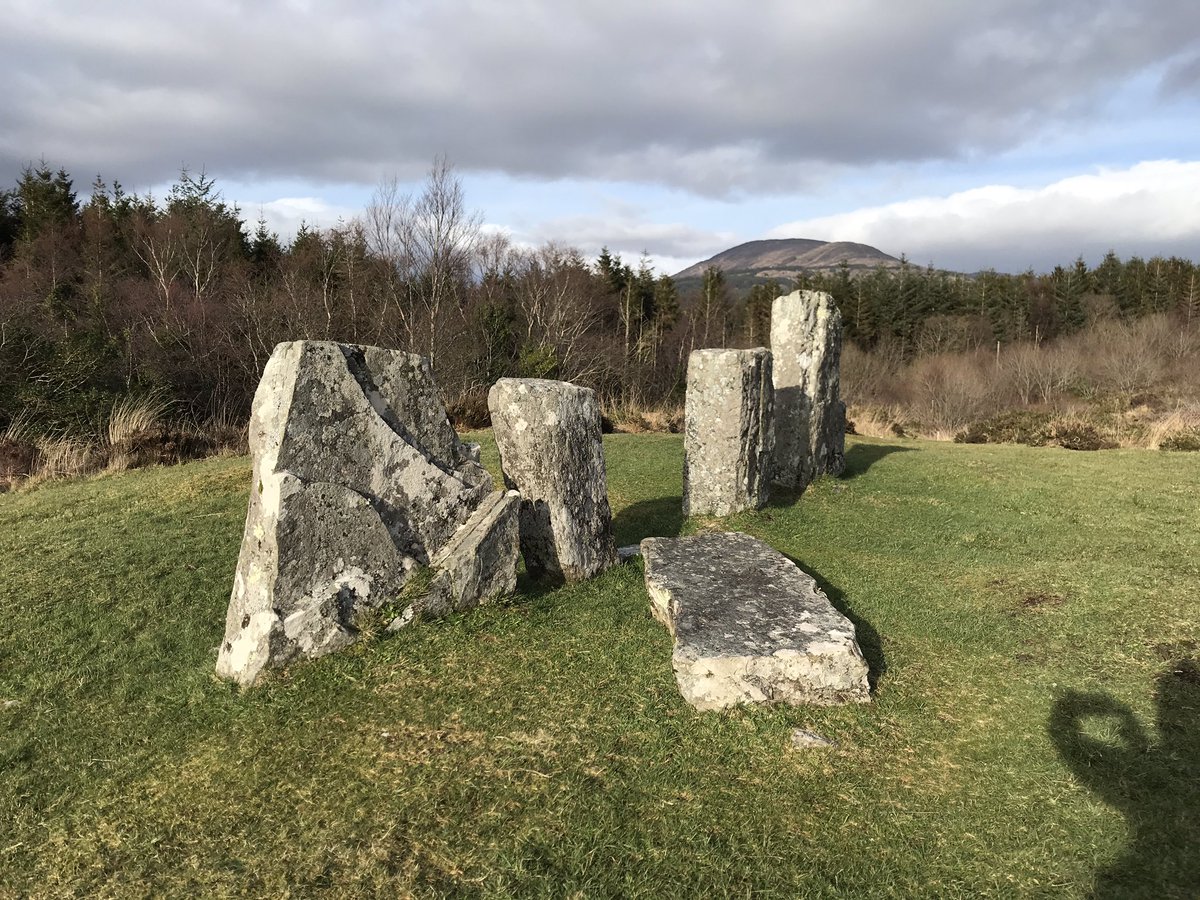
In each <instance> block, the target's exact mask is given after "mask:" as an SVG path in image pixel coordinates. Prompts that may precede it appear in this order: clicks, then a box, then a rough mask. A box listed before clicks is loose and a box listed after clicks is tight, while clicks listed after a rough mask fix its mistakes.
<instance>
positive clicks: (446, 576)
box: [388, 491, 521, 631]
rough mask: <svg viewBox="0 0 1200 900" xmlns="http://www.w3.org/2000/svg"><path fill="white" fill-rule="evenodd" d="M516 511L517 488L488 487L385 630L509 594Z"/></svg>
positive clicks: (514, 569) (514, 576) (514, 571)
mask: <svg viewBox="0 0 1200 900" xmlns="http://www.w3.org/2000/svg"><path fill="white" fill-rule="evenodd" d="M520 509H521V495H520V494H519V493H517V492H516V491H493V492H492V493H491V494H490V495H489V496H488V497H487V498H486V499H484V501H483V503H481V504H480V506H479V508H478V509H476V510H475V512H474V513H473V514H472V515H471V518H470V519H468V520H467V522H466V523H465V524H464V525H462V526H461V527H460V528H459V529H458V531H456V532H455V533H454V536H453V537H452V538H451V539H450V542H449V543H448V544H446V546H445V547H443V548H442V549H441V550H439V551H438V553H437V554H436V555H435V556H434V558H433V559H431V560H430V561H429V571H430V573H431V574H430V578H429V581H428V585H427V587H425V588H423V589H417V590H413V591H412V592H411V593H413V594H414V595H417V596H415V597H414V599H413V602H412V603H410V604H409V605H408V606H407V607H405V609H404V611H403V612H401V613H400V615H398V616H397V617H396V618H395V619H393V620H392V622H391V624H390V625H389V626H388V631H397V630H399V629H400V628H402V627H404V626H405V625H407V624H408V623H409V622H412V621H413V620H414V619H416V618H418V617H436V616H444V615H448V614H450V613H455V612H466V611H467V610H469V609H474V608H475V607H476V606H479V605H480V604H481V603H489V602H491V601H493V600H496V599H497V598H499V597H502V596H504V595H505V594H510V593H512V592H513V590H515V589H516V586H517V556H518V554H519V552H520V530H519V527H518V513H519V511H520ZM415 583H416V582H410V584H415ZM406 590H408V588H407V587H406Z"/></svg>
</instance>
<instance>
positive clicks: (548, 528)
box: [488, 378, 617, 581]
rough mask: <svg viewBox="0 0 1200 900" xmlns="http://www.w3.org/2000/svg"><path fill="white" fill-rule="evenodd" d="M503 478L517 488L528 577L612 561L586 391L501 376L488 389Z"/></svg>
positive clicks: (596, 421) (573, 575) (582, 570)
mask: <svg viewBox="0 0 1200 900" xmlns="http://www.w3.org/2000/svg"><path fill="white" fill-rule="evenodd" d="M488 410H489V411H490V412H491V416H492V431H493V433H494V434H495V437H496V446H497V447H498V448H499V450H500V465H501V468H502V469H503V470H504V482H505V484H506V485H507V486H508V487H510V488H516V489H517V490H518V491H520V492H521V514H520V522H521V553H522V555H523V556H524V557H525V567H526V569H528V570H529V572H530V573H531V574H534V575H548V576H550V577H552V578H562V579H564V580H566V581H582V580H584V579H586V578H591V577H592V576H593V575H597V574H599V573H600V572H602V571H604V570H605V569H607V568H608V567H609V566H612V565H613V564H614V563H615V562H616V559H617V551H616V546H615V545H614V544H613V537H612V513H611V511H610V509H609V505H608V477H607V475H606V473H605V469H604V447H603V444H602V443H601V438H600V406H599V404H598V403H597V402H596V394H595V392H594V391H592V390H590V389H589V388H582V387H578V386H576V385H574V384H570V383H568V382H565V381H549V380H546V379H542V378H502V379H500V380H499V381H497V382H496V383H495V384H494V385H493V386H492V389H491V390H490V391H489V392H488Z"/></svg>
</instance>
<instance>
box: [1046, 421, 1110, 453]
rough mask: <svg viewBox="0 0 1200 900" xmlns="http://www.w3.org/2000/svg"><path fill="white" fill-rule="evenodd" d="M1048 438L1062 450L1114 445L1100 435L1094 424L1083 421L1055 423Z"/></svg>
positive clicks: (1105, 447) (1095, 448)
mask: <svg viewBox="0 0 1200 900" xmlns="http://www.w3.org/2000/svg"><path fill="white" fill-rule="evenodd" d="M1050 440H1051V441H1052V442H1053V443H1055V444H1058V446H1060V447H1062V448H1063V449H1064V450H1109V449H1112V448H1113V447H1115V446H1116V444H1114V443H1113V442H1111V441H1106V440H1105V439H1104V438H1102V437H1101V436H1100V432H1099V431H1097V430H1096V427H1095V426H1094V425H1089V424H1087V423H1085V422H1060V423H1056V424H1055V425H1054V427H1053V428H1052V429H1051V431H1050Z"/></svg>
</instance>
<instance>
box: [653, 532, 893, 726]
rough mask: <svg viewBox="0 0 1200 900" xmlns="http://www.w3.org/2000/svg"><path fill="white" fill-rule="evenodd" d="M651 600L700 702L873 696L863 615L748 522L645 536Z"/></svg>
mask: <svg viewBox="0 0 1200 900" xmlns="http://www.w3.org/2000/svg"><path fill="white" fill-rule="evenodd" d="M642 557H643V559H644V561H645V567H646V589H647V591H648V593H649V595H650V609H651V612H652V613H653V614H654V616H655V618H657V619H658V620H659V621H660V622H662V623H663V624H664V625H666V626H667V628H668V629H670V631H671V633H672V634H673V635H674V636H675V650H674V653H673V655H672V659H671V664H672V668H673V669H674V671H675V681H676V683H677V684H678V685H679V692H680V693H681V694H682V695H683V698H684V699H685V700H686V701H687V702H688V703H690V704H691V705H692V706H694V707H695V708H696V709H702V710H703V709H723V708H725V707H729V706H734V705H736V704H739V703H749V704H775V703H778V704H788V705H793V706H795V705H801V704H809V703H811V704H818V705H832V704H837V703H864V702H867V701H869V700H870V688H869V685H868V682H867V663H866V660H865V659H863V655H862V651H861V650H860V649H859V646H858V642H857V640H856V639H855V635H854V624H853V623H852V622H851V621H850V620H849V619H847V618H846V617H845V616H843V615H842V614H841V613H839V612H838V611H837V610H836V609H834V608H833V605H832V604H831V603H830V602H829V600H828V598H827V597H826V596H825V595H824V594H823V593H822V592H821V590H820V589H819V588H818V587H817V584H816V581H815V580H814V579H813V578H812V576H810V575H808V574H806V573H805V572H803V571H801V570H800V568H799V567H798V566H796V564H795V563H793V562H792V561H791V560H790V559H788V558H787V557H786V556H784V555H783V554H782V553H779V552H778V551H776V550H774V549H772V548H771V547H769V546H767V545H766V544H764V543H762V542H761V541H759V540H757V539H755V538H753V537H751V536H750V535H747V534H742V533H740V532H733V533H706V534H700V535H696V536H695V537H686V538H646V540H644V541H642Z"/></svg>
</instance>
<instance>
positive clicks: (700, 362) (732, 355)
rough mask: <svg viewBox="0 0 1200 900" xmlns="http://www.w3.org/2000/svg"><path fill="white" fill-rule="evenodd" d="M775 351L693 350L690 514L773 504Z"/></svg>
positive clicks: (686, 492)
mask: <svg viewBox="0 0 1200 900" xmlns="http://www.w3.org/2000/svg"><path fill="white" fill-rule="evenodd" d="M773 393H774V391H773V389H772V387H771V351H770V350H767V349H766V348H765V347H757V348H755V349H753V350H693V351H692V355H691V356H690V357H688V373H687V400H686V403H685V419H686V427H685V429H684V439H683V514H684V515H685V516H693V515H709V516H728V515H732V514H733V513H735V512H739V511H741V510H743V509H759V508H760V507H762V506H763V505H764V504H765V503H766V502H767V494H768V490H769V487H770V467H771V453H772V448H773V440H772V434H773V428H772V424H771V423H772V405H773V404H772V395H773Z"/></svg>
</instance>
